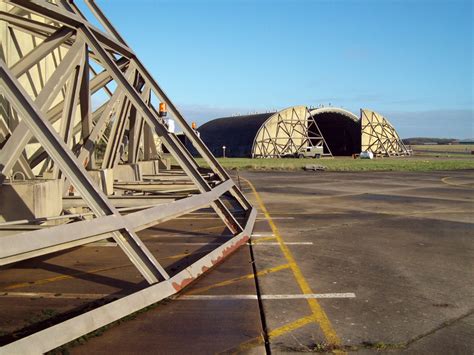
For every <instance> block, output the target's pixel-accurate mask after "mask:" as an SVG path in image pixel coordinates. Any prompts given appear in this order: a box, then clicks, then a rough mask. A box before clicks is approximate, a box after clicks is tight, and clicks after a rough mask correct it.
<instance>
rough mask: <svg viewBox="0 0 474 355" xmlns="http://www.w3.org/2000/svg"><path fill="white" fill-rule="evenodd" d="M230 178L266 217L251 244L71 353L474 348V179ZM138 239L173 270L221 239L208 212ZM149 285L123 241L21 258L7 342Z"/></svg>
mask: <svg viewBox="0 0 474 355" xmlns="http://www.w3.org/2000/svg"><path fill="white" fill-rule="evenodd" d="M234 177H235V180H236V181H237V182H238V183H239V184H240V186H241V188H242V190H243V191H244V192H245V194H246V195H247V196H248V197H249V199H250V200H251V202H252V203H253V204H255V206H257V207H258V210H259V215H258V219H257V222H256V225H255V229H254V232H253V236H252V243H251V245H250V244H249V245H246V246H244V247H242V248H240V249H239V250H238V251H237V252H235V253H234V254H233V255H231V256H230V257H229V258H228V259H226V260H225V261H224V262H223V263H221V264H219V265H218V266H216V267H215V268H214V269H213V270H212V271H211V272H209V273H207V274H206V275H204V276H203V277H202V278H201V279H199V280H198V281H196V282H194V283H193V284H191V285H190V286H189V287H188V288H186V289H185V290H184V291H183V292H182V293H181V294H179V295H178V296H177V297H175V298H173V299H169V300H166V301H163V302H161V303H159V304H158V305H156V306H154V307H152V308H150V309H148V310H147V311H145V312H141V313H139V314H137V315H135V316H133V317H129V319H127V320H125V321H122V322H120V323H119V324H115V325H112V326H110V327H108V328H107V329H105V330H103V331H101V332H98V333H96V334H95V335H96V336H94V337H88V338H87V339H86V340H85V341H82V342H76V344H74V346H69V348H68V351H69V352H71V353H77V354H90V353H94V354H106V353H110V352H113V353H118V354H125V353H163V354H165V353H166V354H168V353H203V354H209V353H265V352H266V351H267V352H268V351H271V352H273V353H286V352H303V351H305V352H307V351H320V352H324V351H333V352H352V351H357V352H358V353H369V352H370V353H371V352H375V351H380V350H385V351H391V352H397V353H398V352H401V353H417V354H420V353H421V354H446V353H452V354H454V353H456V354H472V353H473V352H474V314H473V312H474V283H473V280H474V228H473V227H474V217H473V216H474V172H473V171H456V172H429V173H419V172H416V173H415V172H413V173H411V172H380V173H374V172H371V173H329V172H239V175H238V176H237V175H236V174H234ZM186 231H188V232H189V231H191V234H188V235H184V233H185V232H186ZM139 235H140V236H141V237H142V240H143V241H144V242H145V244H146V245H147V246H148V247H149V249H150V250H151V251H152V252H153V253H154V255H155V256H156V257H157V259H158V260H159V261H160V262H161V263H162V264H163V265H164V267H165V268H166V269H167V270H170V271H173V270H177V269H180V268H182V267H184V266H185V264H186V263H187V262H191V261H192V260H195V258H198V257H199V255H202V253H204V252H205V251H206V250H209V248H211V249H212V248H213V247H215V246H216V245H218V244H220V243H222V242H223V241H225V240H226V239H227V237H226V235H227V233H226V230H225V227H224V225H223V224H222V223H221V222H220V221H219V220H218V219H216V217H215V216H214V215H213V214H212V213H211V212H210V211H208V210H203V211H200V212H199V213H193V214H190V215H187V216H185V217H183V218H181V219H180V220H179V221H170V222H166V223H164V224H161V225H159V226H156V227H152V228H149V229H147V230H145V231H142V232H140V233H139ZM183 254H187V256H186V258H185V260H184V261H183V260H181V261H179V262H177V260H180V259H179V258H182V255H183ZM143 287H145V283H144V281H143V279H142V278H141V277H140V275H139V273H138V272H137V271H136V270H135V269H134V268H133V267H132V266H131V264H130V262H128V260H127V258H126V257H125V256H124V255H123V253H121V251H120V250H119V248H116V247H107V246H90V247H82V248H76V249H74V250H71V251H68V252H63V253H57V254H54V255H49V256H47V257H41V258H36V259H34V260H31V261H28V262H24V263H18V264H16V265H14V266H12V267H10V268H7V269H4V270H2V272H1V273H0V314H1V315H2V316H1V317H0V331H1V333H0V340H1V341H2V342H3V343H5V342H8V341H11V339H12V336H11V334H12V332H13V334H15V335H22V334H27V333H28V332H29V331H31V330H32V329H36V327H38V323H39V325H40V326H41V324H43V325H44V324H48V322H49V320H51V319H52V320H53V321H54V319H60V318H61V317H62V314H66V315H71V314H75V312H78V311H80V310H82V309H88V307H89V308H90V307H94V306H95V305H97V304H98V303H100V302H107V300H110V299H111V298H118V297H121V296H122V295H124V294H129V293H132V292H134V291H136V290H139V289H141V288H143ZM265 342H266V343H267V344H265Z"/></svg>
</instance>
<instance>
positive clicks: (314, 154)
mask: <svg viewBox="0 0 474 355" xmlns="http://www.w3.org/2000/svg"><path fill="white" fill-rule="evenodd" d="M323 153H324V148H323V147H306V148H303V149H301V150H300V151H299V152H298V153H296V154H295V155H296V156H297V157H298V158H300V159H301V158H317V159H319V158H321V156H322V155H323Z"/></svg>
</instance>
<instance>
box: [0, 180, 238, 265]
mask: <svg viewBox="0 0 474 355" xmlns="http://www.w3.org/2000/svg"><path fill="white" fill-rule="evenodd" d="M232 186H233V182H232V180H229V181H226V182H224V183H222V184H220V185H218V186H217V187H216V188H214V189H213V190H211V191H209V192H206V193H202V194H199V195H194V196H191V197H189V198H186V199H182V200H178V201H175V202H171V203H169V204H166V205H158V206H155V207H152V208H149V209H146V210H144V211H139V212H134V213H130V214H128V215H126V216H120V215H110V216H105V217H98V218H94V219H91V220H86V221H80V222H75V223H70V224H65V225H60V226H55V227H51V228H48V229H41V230H37V231H34V232H25V233H21V234H16V235H12V236H6V237H2V238H0V265H6V264H10V263H13V262H17V261H21V260H25V259H28V258H31V257H32V256H39V255H44V254H48V253H50V252H51V249H52V248H54V251H58V250H64V249H69V248H71V243H74V244H73V246H77V245H81V244H84V243H89V242H90V240H89V239H88V238H91V237H96V236H98V235H102V234H107V233H111V232H114V231H117V230H119V229H124V228H128V229H130V230H133V231H140V230H142V229H146V228H148V227H149V226H152V225H156V224H159V223H162V222H165V221H167V220H169V219H172V218H176V217H178V216H181V215H184V214H186V213H189V212H192V211H195V210H197V209H199V208H202V207H207V206H209V205H210V204H211V201H214V200H216V199H218V198H219V197H220V196H221V195H222V194H224V193H225V192H226V191H228V190H229V189H230V188H231V187H232ZM99 239H103V238H99ZM84 240H86V241H84ZM78 243H79V244H78Z"/></svg>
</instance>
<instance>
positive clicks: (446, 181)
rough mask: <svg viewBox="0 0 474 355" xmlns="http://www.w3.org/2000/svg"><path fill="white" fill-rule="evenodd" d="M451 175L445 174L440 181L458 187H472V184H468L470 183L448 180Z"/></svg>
mask: <svg viewBox="0 0 474 355" xmlns="http://www.w3.org/2000/svg"><path fill="white" fill-rule="evenodd" d="M452 178H453V176H446V177H444V178H442V179H441V181H442V182H444V183H445V184H446V185H451V186H458V187H467V188H470V189H472V188H474V187H473V186H470V183H467V184H455V183H454V182H450V181H448V180H449V179H452Z"/></svg>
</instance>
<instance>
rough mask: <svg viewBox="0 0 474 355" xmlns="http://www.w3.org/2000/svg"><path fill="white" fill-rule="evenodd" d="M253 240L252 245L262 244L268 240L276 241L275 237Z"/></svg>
mask: <svg viewBox="0 0 474 355" xmlns="http://www.w3.org/2000/svg"><path fill="white" fill-rule="evenodd" d="M250 239H251V240H252V244H258V243H260V242H264V241H266V240H274V239H276V237H275V236H271V237H262V238H258V239H255V238H250Z"/></svg>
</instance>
